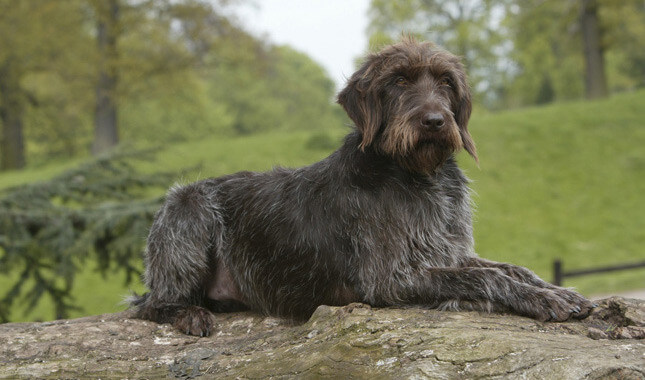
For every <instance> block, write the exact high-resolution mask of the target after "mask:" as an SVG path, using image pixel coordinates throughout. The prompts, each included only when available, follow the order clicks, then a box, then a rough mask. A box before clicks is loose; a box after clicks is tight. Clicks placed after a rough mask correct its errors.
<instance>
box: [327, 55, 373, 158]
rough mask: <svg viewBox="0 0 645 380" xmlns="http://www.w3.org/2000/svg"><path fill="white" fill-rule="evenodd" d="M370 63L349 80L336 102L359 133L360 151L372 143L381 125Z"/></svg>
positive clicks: (365, 64) (369, 61)
mask: <svg viewBox="0 0 645 380" xmlns="http://www.w3.org/2000/svg"><path fill="white" fill-rule="evenodd" d="M371 61H372V59H368V61H367V62H365V63H364V64H363V66H362V67H361V68H360V69H359V70H358V71H356V72H355V73H354V74H353V75H352V76H351V78H349V80H348V81H347V85H346V86H345V88H344V89H343V90H342V91H341V92H340V93H339V94H338V100H337V101H338V104H340V105H341V106H342V107H343V108H344V109H345V112H347V115H348V116H349V117H350V119H352V121H353V122H354V124H355V125H356V128H358V130H359V131H360V132H361V135H362V141H361V144H360V145H359V148H360V149H361V150H365V147H367V146H369V145H370V144H371V143H372V142H373V141H374V139H375V138H376V135H377V133H378V131H379V128H380V125H381V104H380V102H379V100H378V94H376V93H375V92H376V91H375V90H374V87H375V86H372V81H373V80H374V71H375V70H374V64H373V63H372V62H371Z"/></svg>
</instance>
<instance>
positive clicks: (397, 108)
mask: <svg viewBox="0 0 645 380" xmlns="http://www.w3.org/2000/svg"><path fill="white" fill-rule="evenodd" d="M339 103H340V104H341V105H342V106H343V107H344V108H345V110H346V111H347V113H348V115H349V116H350V117H351V118H352V120H353V121H354V122H355V124H356V130H355V131H353V132H351V133H350V134H349V135H348V136H347V137H346V139H345V141H344V143H343V145H342V146H341V147H340V149H338V150H337V151H336V152H334V153H333V154H331V155H330V156H329V157H327V158H326V159H324V160H322V161H320V162H317V163H315V164H313V165H310V166H307V167H303V168H299V169H294V170H291V169H275V170H273V171H270V172H265V173H252V172H241V173H237V174H233V175H229V176H224V177H220V178H214V179H207V180H203V181H200V182H196V183H193V184H190V185H187V186H183V187H176V188H173V189H171V191H170V192H169V194H168V197H167V200H166V202H165V204H164V206H163V207H162V209H161V210H160V211H159V213H158V215H157V216H156V218H155V222H154V223H153V226H152V228H151V231H150V235H149V237H148V247H147V250H146V273H145V281H146V285H147V286H148V287H149V289H150V292H149V293H148V294H146V295H144V296H143V297H141V298H138V299H136V300H134V302H133V304H134V305H135V307H136V309H137V313H138V315H139V317H141V318H146V319H151V320H155V321H158V322H171V323H173V324H174V325H175V326H176V327H178V328H179V329H182V330H183V331H186V332H187V333H192V334H198V335H199V334H201V335H204V334H208V333H209V332H210V328H211V325H212V323H213V320H212V315H211V313H210V312H211V311H229V310H238V309H241V308H250V309H252V310H256V311H258V312H261V313H265V314H270V315H277V316H283V317H289V318H294V319H305V318H307V317H308V316H309V315H310V314H311V313H312V312H313V310H314V309H315V308H316V307H317V306H319V305H321V304H329V305H343V304H347V303H350V302H356V301H359V302H366V303H369V304H371V305H375V306H387V305H404V304H423V305H427V306H431V307H452V308H458V307H461V308H471V309H487V310H497V311H506V310H509V311H513V312H516V313H519V314H522V315H528V316H531V317H535V318H539V319H554V320H564V319H567V318H569V317H570V316H572V315H573V316H575V317H583V316H585V315H586V314H587V313H588V311H589V309H590V308H591V304H589V302H588V301H587V300H585V299H584V298H583V297H581V296H580V295H578V294H577V293H574V292H571V291H568V290H566V289H562V288H557V287H554V286H552V285H549V284H547V283H545V282H544V281H542V280H540V279H539V278H538V277H537V276H535V275H534V274H533V273H532V272H530V271H529V270H527V269H524V268H521V267H515V266H512V265H508V264H500V263H494V262H490V261H486V260H483V259H480V258H478V257H477V256H476V254H475V252H474V249H473V237H472V220H471V204H470V199H469V190H468V180H467V179H466V177H465V176H464V175H463V173H462V172H461V171H460V169H459V168H458V167H457V165H456V163H455V159H454V157H453V155H454V153H455V152H457V151H458V150H459V149H461V148H465V149H466V151H468V153H470V154H471V155H472V156H473V157H474V158H475V159H477V155H476V152H475V145H474V143H473V141H472V138H471V137H470V134H469V133H468V130H467V127H466V126H467V123H468V118H469V116H470V111H471V105H470V92H469V89H468V86H467V83H466V78H465V74H464V72H463V68H462V67H461V64H460V63H459V61H458V59H457V58H456V57H455V56H453V55H451V54H449V53H447V52H445V51H442V50H439V49H437V48H435V47H434V46H432V45H430V44H419V43H417V42H414V41H411V40H408V41H404V42H402V43H399V44H397V45H393V46H390V47H388V48H386V49H385V50H383V51H382V52H380V53H377V54H373V55H371V56H369V57H368V59H367V60H366V63H365V64H364V65H363V66H362V67H361V68H360V69H359V70H358V71H357V72H356V73H355V74H354V75H353V76H352V77H351V78H350V80H349V81H348V84H347V87H346V88H345V89H344V90H343V91H341V93H340V94H339Z"/></svg>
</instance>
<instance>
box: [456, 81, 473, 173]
mask: <svg viewBox="0 0 645 380" xmlns="http://www.w3.org/2000/svg"><path fill="white" fill-rule="evenodd" d="M457 77H458V78H457V81H458V84H457V89H456V90H457V97H456V100H455V105H454V107H453V112H454V113H455V121H456V122H457V125H458V126H459V134H460V135H461V142H462V143H463V145H464V149H466V152H468V154H470V155H471V156H472V157H473V158H474V159H475V162H477V163H478V164H479V158H478V157H477V148H475V141H474V140H473V138H472V136H471V135H470V132H468V120H470V113H471V111H472V109H473V106H472V100H471V96H470V88H469V86H468V82H467V80H466V75H465V74H464V71H463V69H462V70H460V72H459V75H457Z"/></svg>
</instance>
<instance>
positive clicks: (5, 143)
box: [0, 57, 25, 170]
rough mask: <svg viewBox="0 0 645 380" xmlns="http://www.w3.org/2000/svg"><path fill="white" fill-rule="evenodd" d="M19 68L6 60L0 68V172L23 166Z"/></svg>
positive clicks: (22, 101) (21, 96) (23, 105)
mask: <svg viewBox="0 0 645 380" xmlns="http://www.w3.org/2000/svg"><path fill="white" fill-rule="evenodd" d="M20 78H21V75H20V66H19V64H18V62H17V61H16V60H15V59H13V58H11V57H10V58H8V59H7V60H6V61H5V62H4V63H3V64H2V66H0V124H2V134H1V135H0V170H10V169H20V168H22V167H24V166H25V142H24V138H23V133H22V118H23V116H24V109H25V104H24V102H25V97H24V96H23V93H22V89H21V88H20Z"/></svg>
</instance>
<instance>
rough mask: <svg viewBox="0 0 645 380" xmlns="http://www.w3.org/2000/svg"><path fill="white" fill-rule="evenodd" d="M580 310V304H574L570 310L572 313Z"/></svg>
mask: <svg viewBox="0 0 645 380" xmlns="http://www.w3.org/2000/svg"><path fill="white" fill-rule="evenodd" d="M580 310H582V309H580V306H574V307H573V308H572V309H571V312H572V313H579V312H580Z"/></svg>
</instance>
